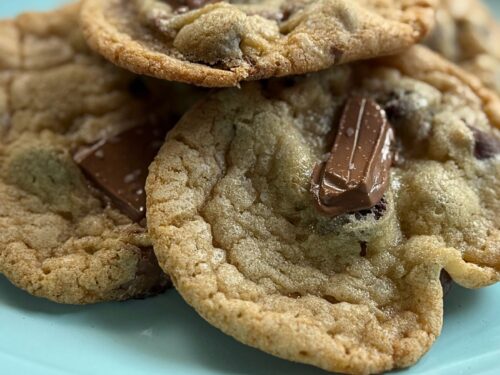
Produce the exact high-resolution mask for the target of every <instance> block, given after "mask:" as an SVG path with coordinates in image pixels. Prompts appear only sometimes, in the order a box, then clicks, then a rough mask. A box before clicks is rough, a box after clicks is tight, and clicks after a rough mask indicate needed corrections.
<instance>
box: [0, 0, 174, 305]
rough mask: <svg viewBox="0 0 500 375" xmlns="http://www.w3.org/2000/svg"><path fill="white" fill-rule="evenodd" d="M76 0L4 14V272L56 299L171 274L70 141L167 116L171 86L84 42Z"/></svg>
mask: <svg viewBox="0 0 500 375" xmlns="http://www.w3.org/2000/svg"><path fill="white" fill-rule="evenodd" d="M78 11H79V7H78V6H77V5H74V6H69V7H66V8H63V9H60V10H58V11H55V12H52V13H47V14H24V15H21V16H19V17H18V18H16V19H15V20H11V21H2V23H0V202H1V204H0V272H1V273H3V274H4V275H5V276H6V277H7V278H8V279H9V280H10V281H11V282H13V283H14V284H15V285H17V286H18V287H20V288H22V289H25V290H26V291H28V292H29V293H31V294H34V295H36V296H40V297H45V298H48V299H51V300H53V301H57V302H63V303H73V304H83V303H93V302H98V301H107V300H123V299H127V298H131V297H142V296H147V295H149V294H153V293H157V292H159V291H161V290H163V289H164V288H165V286H166V284H167V281H168V279H167V277H166V276H165V275H164V273H163V272H162V271H161V269H160V268H159V267H158V264H157V261H156V258H155V257H154V254H153V251H152V248H151V243H150V240H149V238H148V236H147V234H146V229H145V228H144V226H143V225H139V224H137V223H133V222H131V220H130V219H129V218H128V217H126V216H124V215H123V214H122V213H121V212H120V211H118V210H116V209H114V208H112V207H110V205H109V204H108V201H107V200H106V197H104V195H103V194H102V193H101V192H99V191H97V190H96V189H94V188H93V187H91V186H90V185H89V182H88V180H87V179H86V178H85V177H84V176H83V174H82V172H81V170H80V168H79V167H78V166H77V165H76V164H75V163H74V161H73V159H72V152H73V151H75V150H77V149H78V148H79V147H80V146H85V145H89V144H92V143H94V142H95V141H98V140H100V139H102V138H104V137H107V136H110V135H114V134H116V133H119V132H121V131H122V130H124V129H126V128H128V127H132V126H137V125H142V124H147V122H148V121H149V119H152V118H155V116H156V117H157V118H163V117H165V116H168V115H169V114H171V113H172V112H174V108H172V107H169V105H166V104H165V102H169V103H174V102H175V99H173V98H172V97H174V98H175V97H176V96H179V95H178V93H175V92H174V91H173V88H172V86H170V85H164V84H163V83H158V82H156V83H155V82H152V81H148V80H143V79H142V78H140V77H136V76H133V75H131V74H130V73H128V72H126V71H122V70H119V69H118V68H116V67H114V66H113V65H111V64H109V63H108V62H106V61H105V60H103V59H102V58H101V57H99V56H97V55H95V54H93V53H91V52H90V50H89V49H88V48H87V46H86V44H85V41H84V39H83V37H82V36H81V34H80V32H79V30H78V26H77V25H78ZM157 83H158V85H159V86H158V87H157V89H158V90H159V91H160V92H161V95H157V94H155V93H154V87H155V85H156V84H157ZM171 96H172V97H171ZM159 98H161V99H159ZM172 100H174V102H172ZM175 110H178V109H177V108H175Z"/></svg>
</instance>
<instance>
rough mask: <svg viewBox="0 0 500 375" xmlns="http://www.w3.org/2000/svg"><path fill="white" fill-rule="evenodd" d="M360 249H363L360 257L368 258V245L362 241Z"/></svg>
mask: <svg viewBox="0 0 500 375" xmlns="http://www.w3.org/2000/svg"><path fill="white" fill-rule="evenodd" d="M359 247H360V249H361V251H360V252H359V256H360V257H365V256H366V252H367V250H368V247H367V244H366V241H361V242H360V243H359Z"/></svg>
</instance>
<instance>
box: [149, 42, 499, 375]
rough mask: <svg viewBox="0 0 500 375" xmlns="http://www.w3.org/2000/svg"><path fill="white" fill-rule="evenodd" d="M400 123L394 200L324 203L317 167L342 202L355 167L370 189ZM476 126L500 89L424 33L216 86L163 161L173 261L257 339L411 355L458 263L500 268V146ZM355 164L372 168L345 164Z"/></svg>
mask: <svg viewBox="0 0 500 375" xmlns="http://www.w3.org/2000/svg"><path fill="white" fill-rule="evenodd" d="M356 98H357V99H356ZM362 103H365V108H367V111H362V110H361V107H362ZM384 112H385V113H384ZM389 112H391V113H389ZM366 116H370V118H371V117H373V119H372V120H373V121H372V120H370V121H372V122H369V121H368V120H367V118H366ZM355 120H356V121H355ZM386 120H388V122H387V123H386ZM358 123H362V124H361V126H362V127H363V129H361V128H360V127H358V126H357V124H358ZM389 123H391V126H392V129H393V131H394V141H393V146H394V149H395V151H396V150H397V157H398V161H397V162H394V163H393V164H392V165H389V164H388V163H387V164H383V165H384V167H383V168H386V169H387V171H386V172H383V173H380V174H379V176H380V177H381V179H380V181H384V180H385V176H386V173H387V185H385V187H384V184H383V183H382V184H381V185H382V186H381V192H382V193H383V195H382V198H381V199H380V198H378V196H377V199H380V200H379V201H378V202H376V199H374V200H373V201H371V202H370V203H369V204H367V205H365V204H364V203H363V204H362V205H360V207H358V208H356V207H354V206H350V207H348V208H347V209H342V210H339V211H338V212H335V215H325V213H324V212H323V211H321V210H318V196H319V195H318V194H316V193H317V192H318V190H316V189H315V188H313V189H312V191H311V182H312V185H313V186H314V185H315V184H318V185H319V183H323V185H324V186H323V187H324V189H325V197H327V198H328V199H326V200H325V202H326V203H331V202H332V201H334V202H335V195H336V194H337V193H338V191H340V190H343V188H342V186H343V185H349V184H348V183H344V182H345V181H351V180H352V181H355V183H353V184H352V186H348V189H347V191H349V189H353V190H354V191H357V189H359V186H361V185H359V184H358V182H359V181H360V180H361V179H362V178H361V177H360V176H363V177H364V176H367V175H368V176H372V174H370V173H369V172H367V171H369V168H368V167H367V166H368V165H369V164H370V161H373V162H374V161H375V159H376V157H378V158H381V150H382V149H383V147H382V148H381V147H380V144H382V143H384V142H385V140H387V139H389V137H387V136H386V135H384V132H387V131H388V129H391V128H390V127H389V126H388V124H389ZM471 126H473V127H474V128H475V129H478V130H479V131H481V132H484V133H485V134H489V135H490V136H495V137H498V136H499V134H500V130H499V129H498V127H500V102H499V99H498V98H497V97H495V96H493V95H492V94H491V93H490V92H489V91H488V90H485V89H484V88H482V86H479V84H478V82H477V80H475V79H474V78H471V77H469V76H468V75H467V74H466V73H464V72H462V71H461V70H460V69H458V68H456V67H455V66H453V65H452V64H450V63H448V62H446V61H444V60H442V59H441V58H440V57H439V56H437V55H436V54H434V53H432V52H430V51H429V50H428V49H426V48H425V47H420V46H418V47H413V48H411V49H409V50H408V51H406V52H405V53H403V54H401V55H396V56H392V57H390V58H383V59H377V60H372V61H369V62H357V63H354V64H346V65H343V66H338V67H335V68H332V69H329V70H326V71H323V72H320V73H315V74H310V75H307V76H302V77H293V78H288V79H286V80H281V79H274V80H271V81H268V82H258V83H245V84H243V85H242V87H241V89H227V90H221V91H218V92H215V93H213V94H212V95H210V96H209V97H207V98H206V99H205V100H204V101H202V102H201V103H199V104H198V105H197V106H195V107H193V108H192V109H191V110H190V111H189V112H188V113H187V114H186V115H185V116H184V117H183V118H182V119H181V120H180V122H179V123H178V125H177V126H176V127H175V129H173V130H172V131H171V132H170V133H169V136H168V138H167V141H166V143H165V145H164V146H163V148H162V149H161V150H160V152H159V154H158V156H157V157H156V159H155V161H154V162H153V164H152V165H151V167H150V174H149V176H148V179H147V183H146V192H147V213H146V215H147V219H148V226H149V231H150V235H151V238H152V241H153V244H154V248H155V253H156V254H157V257H158V260H159V263H160V266H161V267H162V268H163V269H164V270H166V271H168V272H169V274H170V275H171V277H172V281H173V283H174V284H175V286H176V287H177V289H178V291H179V292H180V293H181V295H182V296H183V297H184V298H185V299H186V301H187V302H188V303H189V304H190V305H192V306H193V307H194V308H195V309H196V310H197V311H198V312H199V313H200V314H201V315H202V316H203V317H204V318H205V319H206V320H207V321H209V322H210V323H211V324H213V325H215V326H216V327H218V328H220V329H221V330H222V331H224V332H225V333H227V334H230V335H232V336H234V337H235V338H236V339H238V340H240V341H242V342H243V343H246V344H248V345H251V346H254V347H257V348H259V349H261V350H264V351H266V352H269V353H271V354H274V355H277V356H280V357H282V358H286V359H290V360H293V361H298V362H304V363H308V364H312V365H315V366H319V367H322V368H324V369H326V370H329V371H337V372H345V373H351V374H368V373H380V372H383V371H387V370H390V369H394V368H399V367H407V366H410V365H412V364H414V363H415V362H416V361H418V360H419V358H421V357H422V356H423V355H424V354H425V353H426V352H427V350H429V348H430V346H431V345H432V343H433V342H434V341H435V340H436V337H437V336H438V335H439V334H440V332H441V327H442V320H443V287H442V284H441V281H440V275H441V272H442V270H443V269H444V270H445V271H446V272H447V273H448V274H449V275H450V276H451V278H452V279H453V280H454V281H455V282H457V283H458V284H461V285H462V286H465V287H472V288H476V287H481V286H486V285H490V284H493V283H494V282H496V281H498V280H499V279H500V252H499V249H500V242H499V241H500V228H499V227H500V223H499V221H498V212H499V211H500V206H499V204H500V199H499V195H500V184H499V179H500V158H499V157H498V156H493V157H487V158H478V157H476V154H477V151H475V150H476V148H477V144H478V142H479V141H478V137H477V135H476V136H475V135H474V132H473V131H472V130H471V128H470V127H471ZM368 127H371V131H372V132H373V133H369V134H368ZM349 129H351V130H349ZM357 130H359V132H358V137H359V138H358V143H359V144H357V142H356V141H355V140H354V139H353V138H351V137H354V138H355V135H356V134H357ZM356 144H357V146H356V147H354V145H356ZM336 146H337V147H344V149H343V150H339V151H338V152H337V151H336V150H335V147H336ZM358 146H360V148H359V149H358ZM396 146H397V147H396ZM489 149H490V148H488V150H489ZM340 151H342V152H345V154H343V153H342V152H340ZM487 154H488V155H490V154H491V152H490V151H488V152H487ZM346 155H347V156H348V157H346ZM351 155H352V158H351ZM346 160H347V161H346ZM321 163H324V166H325V167H324V168H323V169H324V171H323V173H322V174H320V177H321V178H320V179H319V180H318V179H316V178H315V177H314V172H313V171H314V169H315V166H316V165H318V164H321ZM328 164H330V165H329V166H328V167H327V165H328ZM337 164H338V165H337ZM374 164H375V165H377V166H379V167H380V165H381V164H380V163H379V162H376V163H374ZM383 168H382V167H380V170H381V171H382V169H383ZM325 170H327V171H325ZM346 172H351V175H352V176H358V177H356V178H352V179H351V178H337V177H335V178H330V177H328V176H327V175H330V176H334V175H338V176H346V175H347V174H349V173H346ZM312 175H313V178H311V176H312ZM327 177H328V178H327ZM339 181H340V182H339ZM366 186H367V190H368V191H369V190H370V189H369V187H370V186H374V185H373V184H372V183H369V184H366ZM341 188H342V189H341ZM368 191H363V194H360V196H366V194H368ZM332 197H333V198H332ZM320 199H321V197H320ZM323 203H324V202H321V203H320V205H322V204H323ZM335 203H336V202H335ZM356 209H360V211H357V212H352V211H353V210H356ZM441 280H442V279H441ZM444 286H446V283H444Z"/></svg>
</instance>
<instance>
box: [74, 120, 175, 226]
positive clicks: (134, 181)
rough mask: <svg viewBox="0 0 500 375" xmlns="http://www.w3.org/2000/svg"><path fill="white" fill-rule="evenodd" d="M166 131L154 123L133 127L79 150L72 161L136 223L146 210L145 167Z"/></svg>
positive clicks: (155, 152)
mask: <svg viewBox="0 0 500 375" xmlns="http://www.w3.org/2000/svg"><path fill="white" fill-rule="evenodd" d="M166 131H167V130H166V129H162V128H160V127H158V126H153V125H146V126H140V127H135V128H132V129H129V130H126V131H124V132H123V133H121V134H118V135H116V136H114V137H111V138H109V139H104V140H102V141H99V142H97V143H96V144H94V145H93V146H91V147H87V148H84V149H82V150H80V151H79V152H77V153H76V154H75V155H74V160H75V161H76V162H77V163H78V164H79V165H80V167H81V168H82V169H83V171H84V173H85V175H86V176H87V177H88V178H89V179H90V180H91V181H92V182H94V184H95V185H96V186H97V188H99V189H101V190H102V191H103V192H104V193H105V194H106V195H107V196H108V197H109V198H110V200H111V202H112V204H113V205H114V206H116V207H117V208H118V209H119V210H121V211H122V212H123V213H124V214H125V215H127V216H128V217H130V218H131V219H132V220H134V221H136V222H138V221H140V220H141V219H142V218H143V217H144V215H145V211H146V194H145V192H144V185H145V183H146V177H147V173H148V167H149V164H151V162H152V161H153V159H154V157H155V156H156V154H157V152H158V150H159V149H160V146H161V145H162V143H163V139H164V137H165V134H166Z"/></svg>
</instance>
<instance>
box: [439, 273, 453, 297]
mask: <svg viewBox="0 0 500 375" xmlns="http://www.w3.org/2000/svg"><path fill="white" fill-rule="evenodd" d="M439 281H440V282H441V286H442V287H443V295H444V296H445V295H447V294H448V292H449V291H450V289H451V286H452V285H453V280H452V278H451V276H450V274H449V273H448V272H446V271H445V270H441V273H440V274H439Z"/></svg>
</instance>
